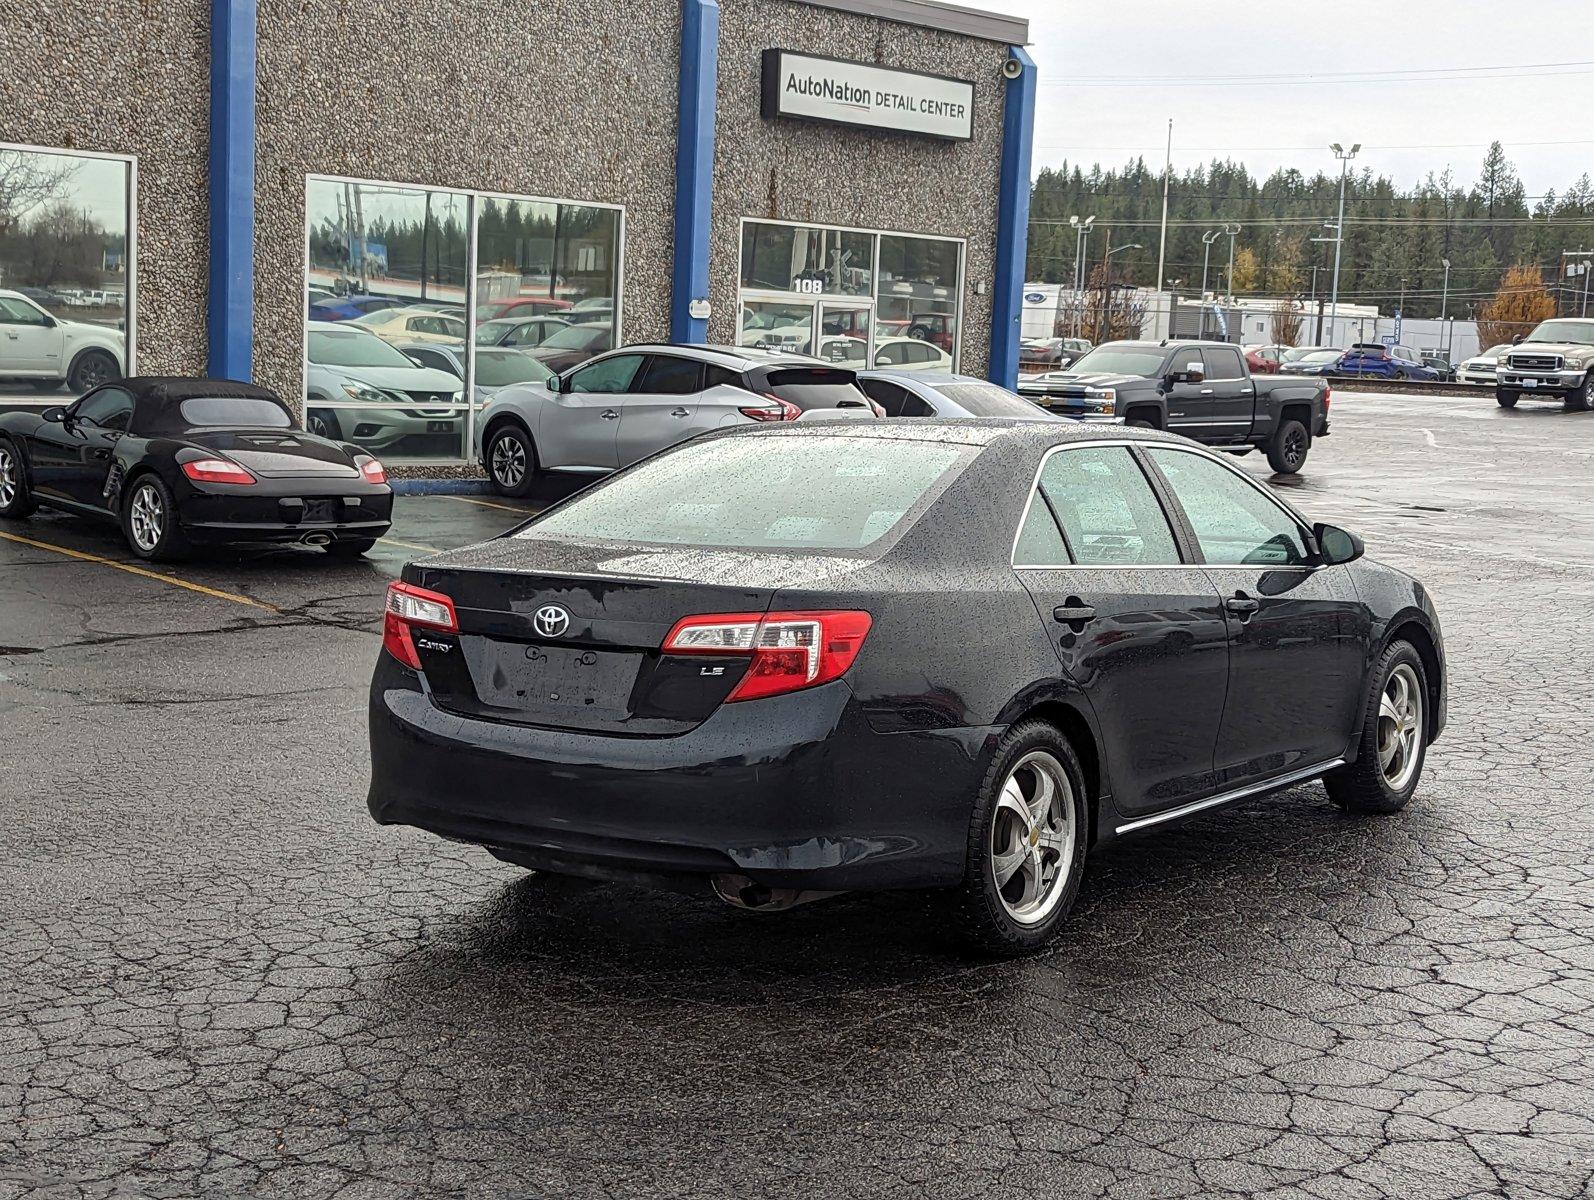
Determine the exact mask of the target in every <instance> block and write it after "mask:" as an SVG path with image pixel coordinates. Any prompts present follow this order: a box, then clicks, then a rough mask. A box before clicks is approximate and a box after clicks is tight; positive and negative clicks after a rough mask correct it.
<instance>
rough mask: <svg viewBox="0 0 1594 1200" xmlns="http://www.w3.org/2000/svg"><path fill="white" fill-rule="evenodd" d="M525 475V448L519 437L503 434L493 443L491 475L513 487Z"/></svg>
mask: <svg viewBox="0 0 1594 1200" xmlns="http://www.w3.org/2000/svg"><path fill="white" fill-rule="evenodd" d="M525 475H526V448H525V447H524V446H522V445H521V444H520V439H519V438H517V437H515V436H513V435H512V434H505V435H504V436H503V437H501V438H499V439H498V440H497V441H496V442H494V443H493V477H494V478H495V479H497V480H498V482H499V483H501V484H503V485H504V486H505V487H514V486H515V485H516V484H518V483H519V482H520V481H521V480H522V479H524V478H525Z"/></svg>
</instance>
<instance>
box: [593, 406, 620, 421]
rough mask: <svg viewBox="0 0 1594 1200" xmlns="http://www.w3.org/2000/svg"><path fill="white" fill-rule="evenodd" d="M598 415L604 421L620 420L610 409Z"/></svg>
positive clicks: (618, 415)
mask: <svg viewBox="0 0 1594 1200" xmlns="http://www.w3.org/2000/svg"><path fill="white" fill-rule="evenodd" d="M598 415H599V416H600V417H602V418H603V419H604V420H605V421H618V420H619V419H620V414H619V413H617V412H615V411H614V409H612V408H606V409H604V410H603V411H602V412H601V413H599V414H598Z"/></svg>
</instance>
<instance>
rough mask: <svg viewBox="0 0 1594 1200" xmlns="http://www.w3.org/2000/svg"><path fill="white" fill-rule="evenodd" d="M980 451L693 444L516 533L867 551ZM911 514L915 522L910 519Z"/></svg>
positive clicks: (874, 442) (894, 445)
mask: <svg viewBox="0 0 1594 1200" xmlns="http://www.w3.org/2000/svg"><path fill="white" fill-rule="evenodd" d="M974 452H975V451H974V448H973V447H967V446H956V445H948V444H946V443H944V442H930V441H911V440H906V439H903V440H895V439H886V438H847V437H779V436H777V437H758V436H748V437H728V438H715V439H713V440H711V441H703V442H687V443H685V444H683V445H681V446H679V447H677V448H676V449H674V450H672V451H669V452H667V453H665V454H663V455H660V456H659V457H656V458H653V459H650V460H648V461H647V462H646V463H644V464H642V465H641V466H639V467H637V468H635V469H633V470H629V471H624V472H621V473H620V474H618V475H615V476H612V477H611V478H610V479H609V480H607V481H606V482H604V483H601V484H599V485H597V486H596V487H593V488H591V489H590V490H588V491H586V492H583V493H581V494H580V495H578V496H576V497H575V498H574V499H572V500H570V501H569V502H568V503H566V504H563V505H561V506H560V507H558V508H556V509H554V510H553V511H552V512H550V513H549V514H548V515H547V516H545V517H542V518H540V519H538V520H536V521H534V522H532V523H531V524H530V525H528V526H526V527H525V528H524V529H522V530H521V531H520V532H519V533H517V534H515V535H514V536H516V537H524V538H536V537H566V538H576V539H581V540H595V541H602V542H641V543H651V544H659V545H667V546H713V547H728V548H731V549H738V550H777V549H795V550H825V551H837V552H845V551H856V550H862V549H864V548H865V547H867V546H869V545H871V544H872V543H874V542H877V541H879V540H880V539H881V538H883V537H885V536H886V535H887V534H888V533H890V532H891V531H892V530H893V529H895V528H896V527H897V526H898V525H899V524H901V523H902V522H903V520H904V518H907V517H909V516H910V514H911V515H912V517H913V518H914V519H917V515H918V513H920V512H922V511H923V510H924V508H926V507H928V505H929V504H930V503H931V502H932V501H933V500H934V498H935V496H936V495H938V494H939V492H940V487H941V486H944V484H945V483H949V482H950V481H951V479H952V478H953V477H954V466H955V465H957V464H958V463H959V460H963V461H965V462H966V461H967V460H968V459H970V458H972V457H973V455H974ZM910 523H911V521H910Z"/></svg>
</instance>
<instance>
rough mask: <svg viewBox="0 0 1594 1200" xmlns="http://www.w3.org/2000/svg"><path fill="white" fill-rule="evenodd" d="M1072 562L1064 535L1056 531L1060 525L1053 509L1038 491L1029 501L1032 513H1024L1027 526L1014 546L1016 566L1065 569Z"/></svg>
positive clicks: (1021, 529) (1023, 527)
mask: <svg viewBox="0 0 1594 1200" xmlns="http://www.w3.org/2000/svg"><path fill="white" fill-rule="evenodd" d="M1072 561H1073V560H1072V559H1071V558H1069V556H1068V547H1067V546H1065V545H1064V544H1063V535H1062V534H1061V533H1059V532H1058V531H1057V522H1056V521H1054V520H1052V512H1051V509H1049V508H1047V507H1046V503H1045V501H1044V500H1043V499H1042V498H1041V495H1040V493H1039V492H1038V491H1037V492H1036V493H1035V495H1034V496H1032V497H1031V499H1030V504H1029V511H1028V512H1026V513H1025V514H1024V524H1023V526H1022V527H1020V529H1019V531H1018V541H1017V542H1016V543H1015V544H1014V546H1013V565H1014V566H1015V567H1066V566H1068V564H1069V563H1070V562H1072Z"/></svg>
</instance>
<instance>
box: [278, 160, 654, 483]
mask: <svg viewBox="0 0 1594 1200" xmlns="http://www.w3.org/2000/svg"><path fill="white" fill-rule="evenodd" d="M305 215H306V223H307V231H306V234H307V236H306V240H307V244H308V250H309V258H308V263H307V275H306V289H307V290H306V295H305V304H306V316H307V320H308V322H309V327H308V328H309V336H308V337H307V338H306V357H307V362H306V367H305V423H306V425H307V426H308V427H309V428H311V429H312V430H314V431H316V432H321V433H324V434H326V435H328V436H332V437H338V438H342V439H344V440H348V441H352V442H354V443H356V444H357V445H361V446H364V447H366V448H367V449H369V450H370V451H371V452H372V453H374V454H377V455H379V456H381V457H383V458H385V459H389V460H399V461H402V460H405V459H409V460H459V459H461V458H469V457H470V456H471V454H472V445H473V433H474V429H475V424H476V417H477V414H478V413H479V411H480V407H481V402H482V401H483V400H484V399H486V398H487V397H488V396H489V395H490V394H491V393H492V391H493V389H494V388H495V387H496V386H500V385H498V384H495V383H493V382H492V381H491V380H489V379H488V378H487V377H486V375H484V374H482V373H480V372H478V370H477V354H476V350H477V347H479V346H483V345H487V346H493V347H497V346H499V345H501V344H502V345H503V346H504V347H505V350H506V352H512V353H515V354H523V355H525V356H526V357H527V362H526V366H525V370H523V371H514V370H509V371H503V370H495V371H492V372H488V373H487V374H490V375H492V377H493V378H494V379H496V378H501V377H506V376H509V377H516V378H519V377H522V376H524V377H527V378H544V377H546V375H547V374H548V372H549V371H565V370H568V369H569V368H570V367H573V366H575V365H576V364H577V363H579V362H581V361H583V360H584V359H585V358H587V357H590V356H591V355H592V354H595V353H598V352H600V351H602V350H606V349H610V348H612V347H613V346H614V345H615V344H616V340H617V338H618V336H619V328H620V324H619V312H618V309H617V307H616V299H615V298H616V297H617V296H618V294H619V290H620V289H619V283H620V272H621V247H622V244H623V222H624V214H623V212H622V211H621V210H620V209H619V208H615V207H608V206H603V205H590V204H576V203H570V202H566V201H559V200H546V199H538V198H535V197H526V196H505V195H497V194H490V193H485V192H473V191H464V190H460V189H453V188H425V187H416V186H413V185H408V184H386V183H377V182H372V181H367V180H352V179H325V178H315V177H312V178H310V179H309V180H308V181H307V184H306V205H305ZM473 230H474V235H475V236H474V242H473V238H472V232H473ZM473 246H474V255H473ZM532 321H535V322H536V323H535V324H531V323H530V322H532ZM511 328H513V329H515V330H516V337H515V338H514V340H513V341H512V342H508V343H501V342H500V341H499V340H498V338H499V337H501V336H502V335H503V332H504V331H505V330H506V329H511ZM333 333H335V334H336V336H335V337H334V336H328V335H330V334H333ZM318 335H320V336H318ZM362 339H363V340H362ZM440 352H441V353H440ZM500 365H501V364H500Z"/></svg>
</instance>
